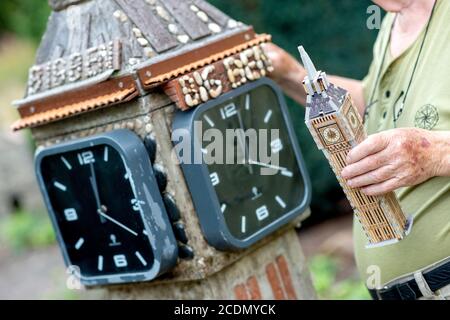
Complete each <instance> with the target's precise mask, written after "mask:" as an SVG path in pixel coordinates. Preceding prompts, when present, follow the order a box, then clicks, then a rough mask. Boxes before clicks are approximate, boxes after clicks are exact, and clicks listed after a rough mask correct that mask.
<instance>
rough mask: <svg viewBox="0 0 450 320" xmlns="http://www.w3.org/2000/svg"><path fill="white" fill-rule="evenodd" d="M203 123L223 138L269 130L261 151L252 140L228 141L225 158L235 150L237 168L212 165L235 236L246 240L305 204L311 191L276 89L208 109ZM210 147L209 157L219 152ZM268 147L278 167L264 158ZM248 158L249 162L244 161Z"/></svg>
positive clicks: (208, 144) (263, 88)
mask: <svg viewBox="0 0 450 320" xmlns="http://www.w3.org/2000/svg"><path fill="white" fill-rule="evenodd" d="M199 119H200V120H201V121H202V127H203V130H204V132H205V130H206V129H209V128H214V129H219V130H220V131H221V132H222V135H223V137H226V130H227V129H241V130H242V131H246V130H248V129H255V130H256V132H262V131H259V130H260V129H267V131H266V132H267V136H268V139H266V141H265V144H262V145H259V144H260V143H261V142H262V141H264V140H262V139H263V136H262V135H260V134H258V146H254V145H253V146H250V145H249V144H250V143H251V141H250V139H249V138H247V139H245V137H243V136H242V135H241V138H239V137H237V138H236V139H233V140H232V141H230V140H229V139H225V138H224V141H226V143H228V145H225V146H224V150H223V153H224V159H225V158H226V156H227V154H226V153H227V152H228V153H229V152H230V150H233V151H234V155H235V159H234V161H233V164H217V163H213V164H210V165H208V171H209V175H210V179H211V184H212V185H213V187H214V190H215V192H216V193H217V197H218V199H219V202H220V208H221V211H222V214H223V217H224V220H225V222H226V225H227V228H228V230H229V231H230V233H231V234H232V236H233V237H235V238H237V239H239V240H245V239H247V238H249V237H251V236H252V235H254V234H256V233H257V232H258V231H261V230H262V229H264V228H266V227H267V226H268V225H270V224H271V223H274V222H275V221H277V220H279V219H280V218H281V217H283V216H284V215H285V214H287V213H288V212H290V211H291V210H293V209H295V208H297V207H298V206H299V205H300V203H301V202H302V201H303V199H304V192H305V190H304V189H305V186H304V183H303V178H302V176H301V173H300V168H299V164H298V162H297V158H296V155H295V152H294V149H293V147H292V145H291V139H290V136H289V132H288V129H287V126H286V123H285V119H284V117H283V114H282V109H281V107H280V102H279V100H278V97H277V95H276V93H275V92H274V91H273V89H272V88H271V87H269V86H267V85H263V86H259V87H257V88H255V89H253V90H251V91H249V92H246V93H244V94H241V95H239V96H237V97H234V98H232V99H229V100H227V101H225V102H223V103H221V104H219V105H217V106H215V107H213V108H211V109H208V110H207V111H205V112H204V113H203V114H201V116H200V118H199ZM271 129H278V137H272V135H271V131H270V130H271ZM204 140H205V139H204ZM253 141H254V140H253ZM224 144H225V143H224ZM209 147H211V142H210V141H203V142H202V152H203V153H204V154H206V155H208V152H214V151H213V150H212V148H210V150H209V149H208V148H209ZM262 147H264V148H265V149H267V150H268V153H267V155H269V156H270V155H275V154H277V155H278V161H277V163H276V164H274V163H270V161H268V158H264V159H263V158H260V157H259V156H258V154H259V150H260V148H262ZM251 148H256V149H253V150H258V152H257V155H255V154H254V152H250V149H251ZM244 150H246V152H244ZM251 153H253V154H251ZM242 154H244V158H245V159H239V157H240V155H242ZM262 154H266V153H265V152H263V153H262ZM205 157H206V156H205ZM263 168H271V169H272V170H273V171H272V172H273V173H274V174H271V175H267V174H263V173H262V172H261V169H263Z"/></svg>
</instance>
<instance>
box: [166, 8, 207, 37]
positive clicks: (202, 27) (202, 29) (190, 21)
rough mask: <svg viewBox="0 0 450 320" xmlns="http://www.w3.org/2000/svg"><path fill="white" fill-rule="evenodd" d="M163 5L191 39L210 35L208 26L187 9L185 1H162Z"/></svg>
mask: <svg viewBox="0 0 450 320" xmlns="http://www.w3.org/2000/svg"><path fill="white" fill-rule="evenodd" d="M163 3H164V6H166V8H167V10H168V11H169V12H170V13H172V16H173V17H174V18H175V19H176V20H177V21H178V23H179V24H180V25H181V26H182V27H183V29H184V30H186V33H187V34H188V35H189V36H190V37H191V38H192V39H194V40H197V39H200V38H203V37H206V36H209V35H210V34H211V31H210V30H209V28H208V26H207V25H206V24H205V23H203V22H202V21H201V20H200V18H199V17H197V15H196V14H195V12H193V11H192V10H191V9H190V8H189V3H188V2H187V1H179V0H164V1H163Z"/></svg>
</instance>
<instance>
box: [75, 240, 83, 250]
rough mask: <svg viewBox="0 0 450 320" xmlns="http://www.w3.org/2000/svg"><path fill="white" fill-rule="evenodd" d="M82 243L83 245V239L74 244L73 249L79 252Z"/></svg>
mask: <svg viewBox="0 0 450 320" xmlns="http://www.w3.org/2000/svg"><path fill="white" fill-rule="evenodd" d="M83 243H84V239H83V238H80V239H78V241H77V243H75V249H77V250H80V248H81V246H82V245H83Z"/></svg>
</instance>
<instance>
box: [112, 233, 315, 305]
mask: <svg viewBox="0 0 450 320" xmlns="http://www.w3.org/2000/svg"><path fill="white" fill-rule="evenodd" d="M104 297H105V298H107V299H230V300H233V299H241V300H247V299H254V300H258V299H301V300H304V299H315V297H316V296H315V293H314V289H313V286H312V283H311V280H310V275H309V271H308V269H307V267H306V263H305V258H304V256H303V253H302V249H301V246H300V242H299V241H298V237H297V234H296V232H295V230H294V229H291V230H290V231H288V232H286V233H284V234H283V235H281V236H279V237H277V238H276V239H274V240H273V241H272V242H270V243H268V244H267V245H265V246H262V247H260V248H258V249H256V250H255V251H253V252H252V253H250V254H248V255H246V256H243V257H242V258H241V259H239V260H238V261H236V262H234V263H233V264H231V265H229V266H228V267H226V268H225V269H223V270H222V271H220V272H218V273H216V274H213V275H212V276H209V277H207V278H206V279H204V280H199V281H188V282H180V283H167V284H157V285H152V284H137V285H132V286H122V287H117V288H114V287H112V288H109V289H108V290H105V296H104Z"/></svg>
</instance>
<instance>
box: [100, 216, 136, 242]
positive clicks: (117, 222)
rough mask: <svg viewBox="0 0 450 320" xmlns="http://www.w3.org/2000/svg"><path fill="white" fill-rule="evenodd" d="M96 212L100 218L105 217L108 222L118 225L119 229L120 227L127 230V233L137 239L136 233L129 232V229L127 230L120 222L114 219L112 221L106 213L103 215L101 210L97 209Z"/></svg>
mask: <svg viewBox="0 0 450 320" xmlns="http://www.w3.org/2000/svg"><path fill="white" fill-rule="evenodd" d="M97 212H98V213H99V214H100V215H101V216H102V217H105V218H106V219H108V220H109V221H111V222H114V223H115V224H117V225H118V226H119V227H121V228H122V229H125V230H127V231H128V232H129V233H131V234H132V235H135V236H136V237H137V235H138V234H137V232H135V231H133V230H131V229H130V228H128V227H127V226H126V225H124V224H122V223H120V222H119V221H117V220H116V219H114V218H112V217H110V216H108V215H107V214H106V213H104V212H103V211H102V209H98V210H97Z"/></svg>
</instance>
